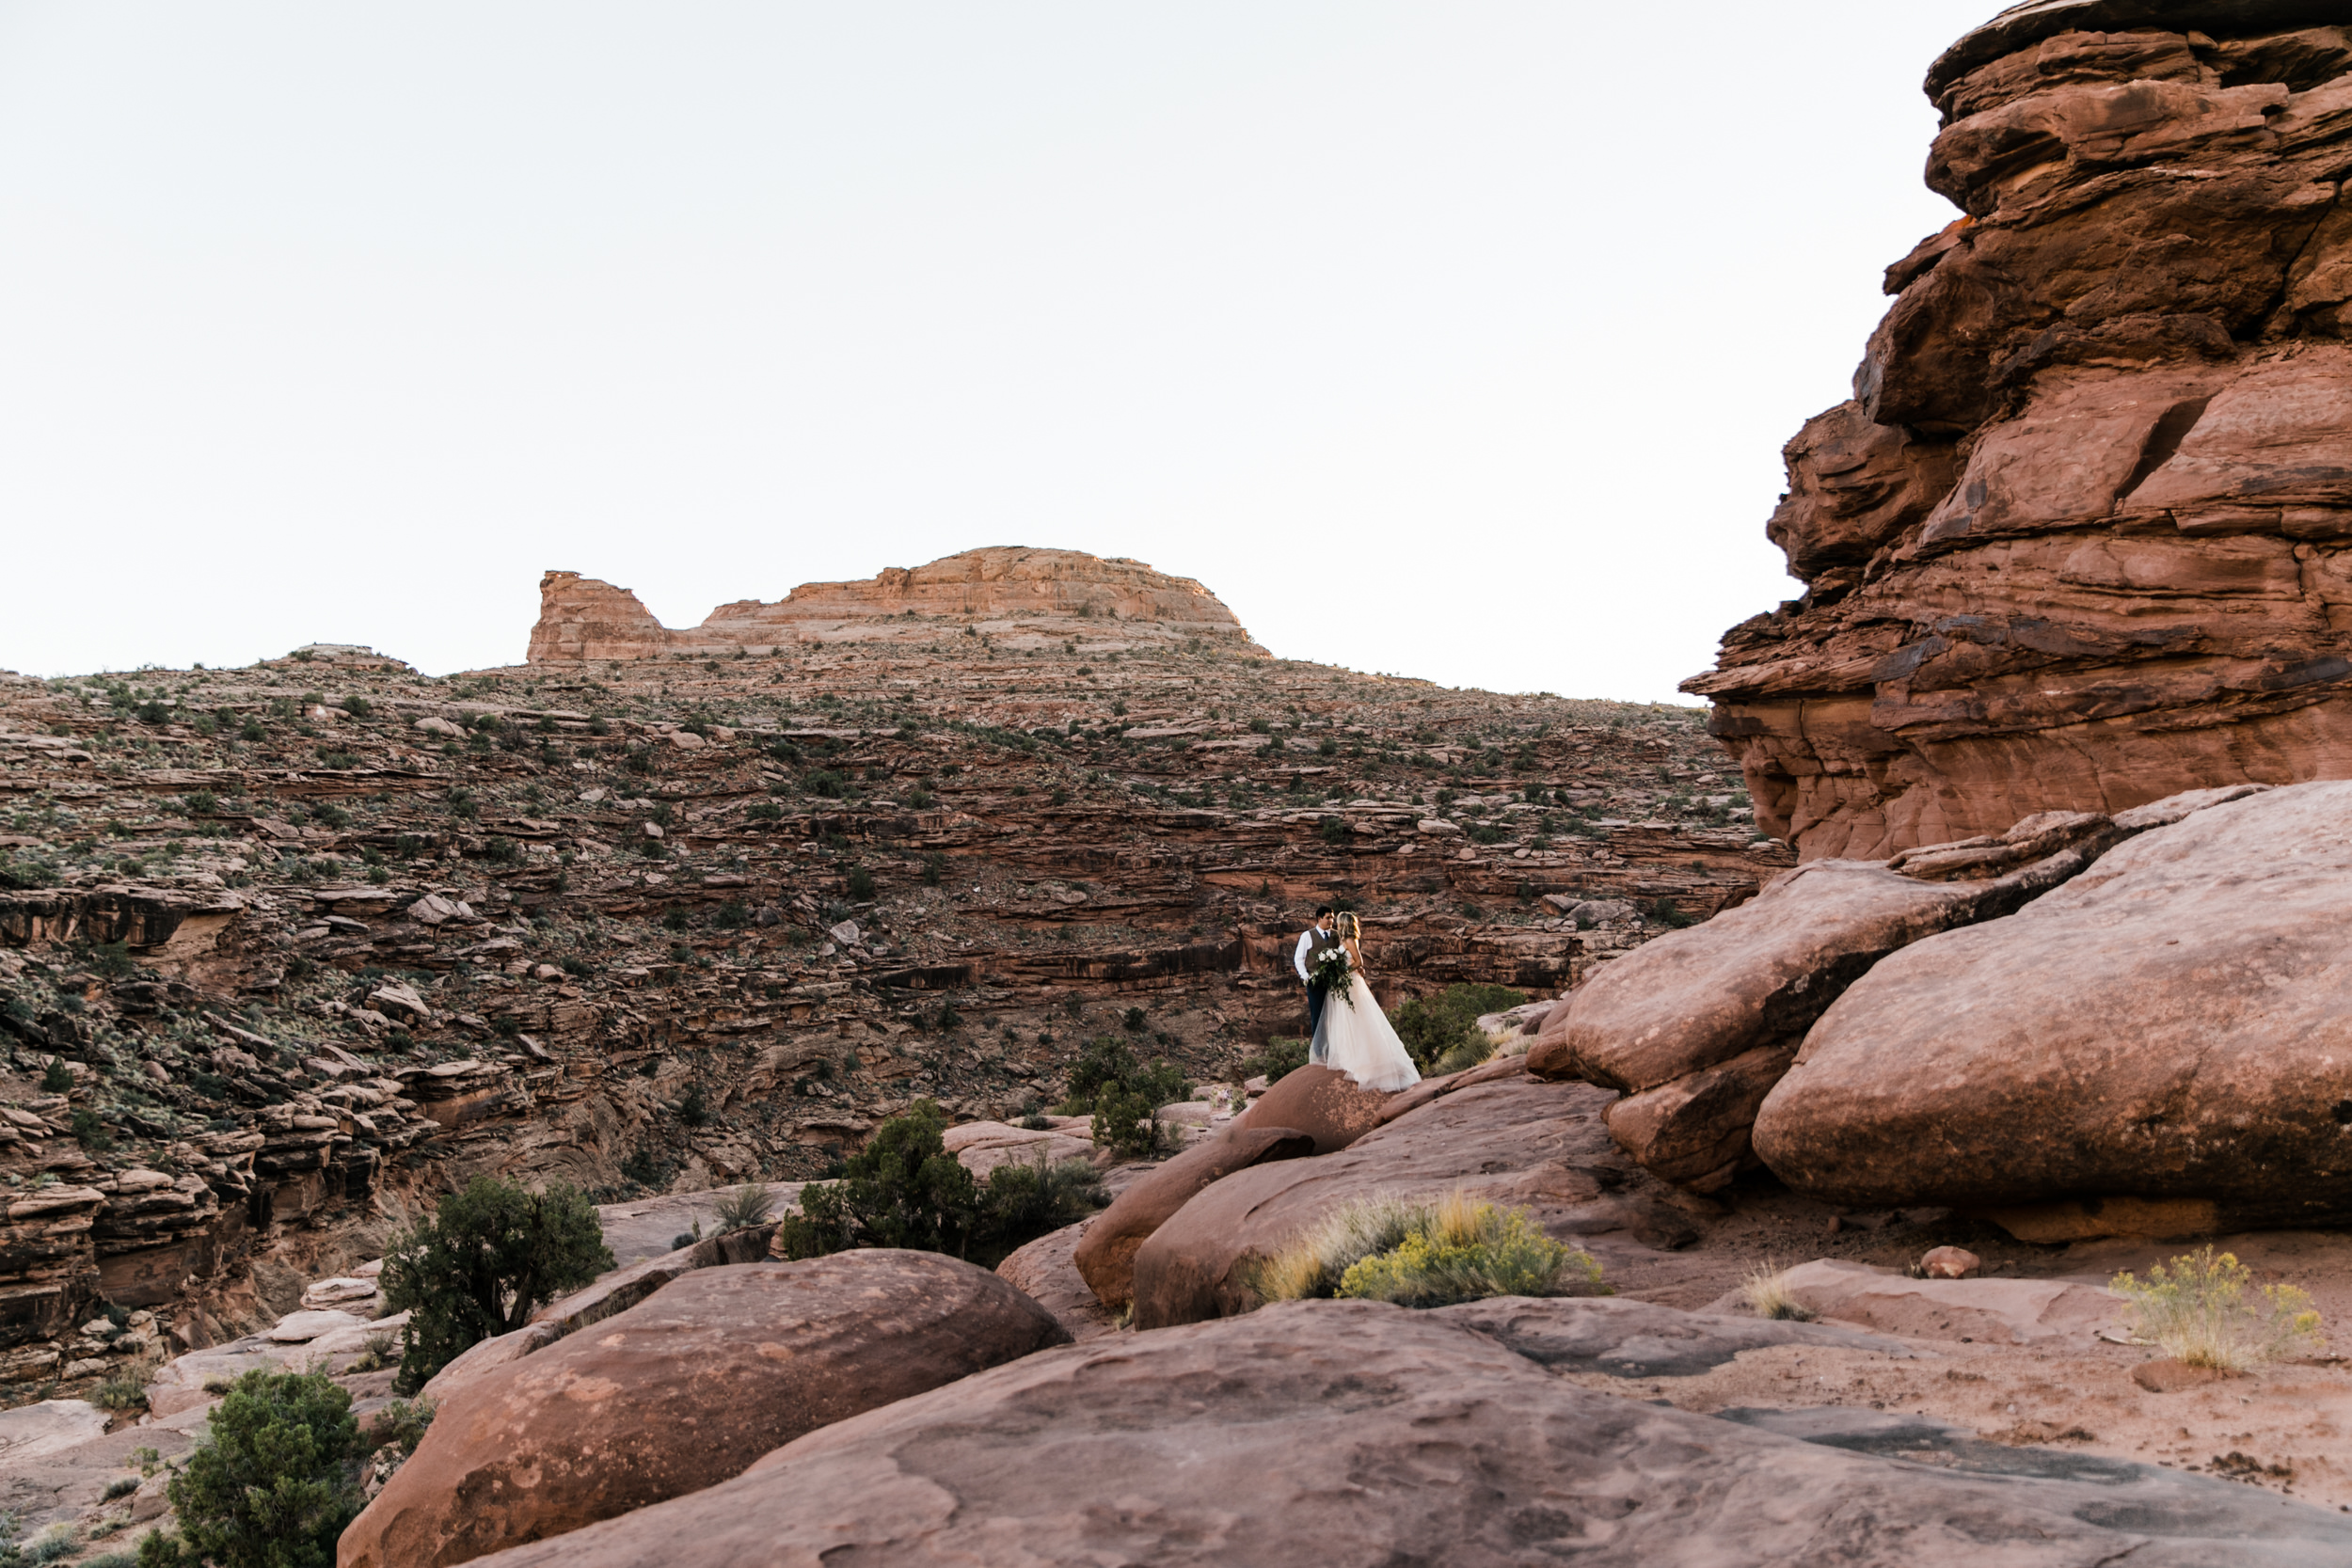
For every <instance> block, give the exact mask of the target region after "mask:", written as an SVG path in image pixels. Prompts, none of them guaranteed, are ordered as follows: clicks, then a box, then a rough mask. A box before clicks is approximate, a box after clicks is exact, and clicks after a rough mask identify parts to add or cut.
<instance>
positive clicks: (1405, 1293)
mask: <svg viewBox="0 0 2352 1568" xmlns="http://www.w3.org/2000/svg"><path fill="white" fill-rule="evenodd" d="M1249 1283H1250V1286H1251V1289H1252V1290H1254V1291H1256V1292H1257V1294H1258V1296H1259V1298H1260V1299H1261V1300H1263V1301H1300V1300H1311V1299H1316V1298H1321V1297H1331V1296H1337V1297H1343V1298H1352V1299H1357V1300H1365V1301H1386V1302H1392V1303H1395V1304H1396V1305H1398V1306H1400V1307H1445V1306H1450V1305H1452V1304H1453V1303H1455V1302H1462V1301H1483V1300H1485V1299H1486V1298H1487V1297H1490V1296H1569V1295H1600V1294H1606V1293H1607V1291H1606V1288H1605V1287H1604V1286H1603V1285H1602V1284H1601V1277H1600V1265H1599V1264H1598V1263H1597V1262H1595V1261H1594V1260H1593V1259H1592V1257H1591V1255H1590V1254H1588V1253H1585V1252H1583V1251H1581V1250H1580V1249H1578V1248H1576V1247H1571V1246H1567V1245H1565V1244H1563V1243H1559V1242H1555V1241H1553V1240H1552V1239H1551V1238H1550V1237H1549V1236H1547V1235H1545V1234H1544V1233H1543V1231H1542V1230H1541V1229H1539V1228H1538V1227H1536V1225H1535V1223H1534V1217H1533V1216H1532V1215H1531V1214H1529V1213H1528V1212H1527V1211H1526V1210H1523V1209H1504V1208H1502V1207H1499V1206H1498V1205H1496V1204H1493V1203H1489V1202H1486V1201H1484V1200H1482V1199H1480V1198H1478V1197H1476V1196H1472V1195H1470V1194H1467V1193H1461V1192H1454V1193H1450V1194H1448V1195H1447V1196H1444V1197H1442V1198H1440V1199H1438V1201H1437V1202H1436V1203H1416V1202H1411V1201H1408V1200H1405V1199H1400V1198H1394V1197H1375V1198H1369V1199H1364V1200H1360V1201H1359V1202H1356V1203H1351V1204H1348V1205H1345V1206H1344V1207H1343V1208H1341V1209H1339V1210H1337V1211H1336V1212H1333V1213H1331V1214H1330V1215H1328V1216H1327V1217H1326V1218H1325V1219H1324V1220H1323V1221H1322V1222H1321V1223H1320V1224H1318V1225H1317V1226H1315V1227H1314V1228H1312V1229H1311V1230H1310V1231H1309V1232H1308V1233H1307V1234H1306V1235H1305V1236H1303V1237H1301V1238H1299V1240H1298V1241H1296V1242H1295V1243H1292V1244H1291V1245H1290V1246H1288V1247H1285V1248H1284V1249H1283V1250H1282V1251H1280V1252H1279V1253H1277V1254H1276V1255H1275V1256H1273V1257H1272V1258H1269V1259H1264V1260H1263V1261H1262V1262H1260V1263H1259V1264H1258V1265H1257V1266H1256V1267H1255V1268H1254V1269H1253V1270H1252V1271H1251V1273H1250V1277H1249Z"/></svg>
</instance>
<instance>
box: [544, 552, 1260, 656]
mask: <svg viewBox="0 0 2352 1568" xmlns="http://www.w3.org/2000/svg"><path fill="white" fill-rule="evenodd" d="M943 624H944V625H946V626H952V627H954V628H955V629H956V631H957V632H958V633H959V634H961V633H963V632H966V631H968V632H970V633H972V634H974V635H977V636H984V637H989V638H992V639H994V640H997V641H1003V642H1006V643H1007V644H1009V645H1010V646H1013V647H1023V646H1028V645H1032V644H1043V643H1047V642H1061V641H1066V640H1068V639H1070V638H1073V637H1075V636H1077V635H1078V634H1079V633H1080V632H1084V633H1085V634H1086V638H1087V641H1088V643H1089V645H1090V646H1091V645H1098V644H1099V645H1102V646H1104V647H1105V648H1107V649H1118V648H1122V647H1125V646H1130V645H1135V646H1141V645H1145V644H1167V643H1171V642H1186V641H1214V642H1216V643H1218V644H1221V645H1223V646H1225V647H1227V648H1229V649H1231V650H1233V651H1236V652H1243V653H1253V654H1259V655H1263V653H1264V650H1263V649H1262V648H1260V647H1259V646H1258V645H1257V644H1256V643H1255V642H1253V641H1250V638H1249V633H1248V631H1246V630H1244V629H1243V628H1242V624H1241V622H1240V621H1238V620H1237V619H1235V618H1234V615H1233V612H1232V610H1228V609H1226V608H1225V606H1224V604H1223V602H1222V601H1220V600H1219V599H1218V598H1217V596H1216V594H1212V593H1210V592H1209V591H1208V590H1207V589H1206V588H1203V587H1201V586H1200V584H1199V583H1198V582H1195V581H1193V580H1192V579H1191V578H1172V577H1169V576H1168V575H1167V574H1166V573H1163V572H1155V571H1153V570H1152V568H1151V567H1149V566H1146V565H1145V564H1144V563H1143V562H1140V561H1129V560H1126V559H1124V558H1123V557H1117V556H1114V557H1112V558H1110V559H1108V560H1105V559H1104V558H1102V557H1100V556H1092V555H1087V554H1084V553H1083V552H1081V551H1078V550H1042V549H1028V548H1024V547H1021V546H994V547H992V548H988V549H978V550H965V551H963V552H961V554H957V555H951V556H946V557H944V558H942V559H941V560H938V561H934V562H931V563H930V564H929V565H927V566H916V567H913V568H909V567H904V566H893V567H890V568H889V569H887V570H885V571H883V572H882V573H881V574H880V575H878V576H876V577H874V578H869V579H867V580H866V581H863V582H809V583H803V584H802V585H801V586H800V587H798V588H795V589H794V590H792V592H791V593H790V594H787V595H786V596H785V597H784V598H782V599H780V600H777V601H776V602H774V603H772V604H771V603H764V602H762V601H760V600H758V599H739V600H737V601H736V602H735V603H733V604H724V605H721V606H720V607H719V608H718V609H716V610H712V611H711V612H710V614H709V615H708V616H707V618H706V619H705V620H704V621H703V623H702V625H700V626H691V627H688V628H686V629H685V630H683V631H673V630H672V629H670V628H669V627H667V626H663V625H662V624H661V623H660V621H658V620H656V619H654V617H653V614H652V612H651V611H649V610H646V609H645V607H644V605H643V604H641V603H639V602H638V598H637V595H636V594H633V593H631V592H629V591H628V589H626V588H615V587H613V586H612V584H611V583H609V582H600V581H598V580H597V579H596V578H583V577H581V576H580V574H578V573H577V572H549V573H548V574H547V576H545V577H544V578H540V579H539V622H538V625H536V626H532V628H531V650H530V652H529V654H528V655H527V656H526V657H527V659H528V661H529V662H530V663H532V664H564V663H580V662H584V661H588V660H594V659H632V658H659V657H662V656H663V655H665V654H667V655H678V656H690V657H691V656H702V655H711V654H734V653H736V652H738V651H744V652H750V653H755V654H757V653H767V652H771V651H772V650H774V649H776V648H778V647H783V646H787V645H789V644H793V643H801V642H929V641H933V640H935V639H936V638H937V637H938V636H939V635H940V631H941V628H942V626H943ZM1106 633H1108V634H1109V635H1108V638H1107V641H1106V639H1105V634H1106Z"/></svg>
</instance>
